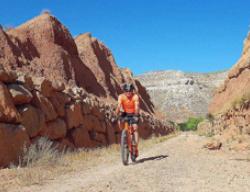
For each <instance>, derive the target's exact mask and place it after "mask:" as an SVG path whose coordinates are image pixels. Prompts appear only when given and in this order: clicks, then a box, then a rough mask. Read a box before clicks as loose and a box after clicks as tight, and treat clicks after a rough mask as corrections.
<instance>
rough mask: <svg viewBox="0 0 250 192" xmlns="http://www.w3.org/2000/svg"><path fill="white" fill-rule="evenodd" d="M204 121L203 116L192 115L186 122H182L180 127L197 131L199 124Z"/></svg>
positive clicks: (182, 129)
mask: <svg viewBox="0 0 250 192" xmlns="http://www.w3.org/2000/svg"><path fill="white" fill-rule="evenodd" d="M202 121H203V118H202V117H198V118H196V117H190V118H189V119H188V120H187V121H186V122H185V123H180V124H179V128H180V130H181V131H196V130H197V126H198V124H199V123H200V122H202Z"/></svg>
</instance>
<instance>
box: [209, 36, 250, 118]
mask: <svg viewBox="0 0 250 192" xmlns="http://www.w3.org/2000/svg"><path fill="white" fill-rule="evenodd" d="M243 97H249V98H250V33H249V34H248V37H247V39H246V40H245V43H244V48H243V52H242V55H241V57H240V59H239V60H238V62H237V63H236V65H235V66H234V67H233V68H232V69H231V70H230V72H229V74H228V77H227V79H226V80H225V83H224V85H223V86H222V87H221V88H220V89H219V90H218V91H217V93H216V94H215V96H214V98H213V100H212V102H211V104H210V106H209V111H210V113H214V114H218V113H223V112H226V111H227V110H229V109H230V108H231V107H232V105H234V103H237V102H238V101H240V100H241V99H242V98H243Z"/></svg>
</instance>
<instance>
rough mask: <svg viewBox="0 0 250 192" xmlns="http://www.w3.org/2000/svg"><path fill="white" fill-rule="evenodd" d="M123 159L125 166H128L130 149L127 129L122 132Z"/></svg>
mask: <svg viewBox="0 0 250 192" xmlns="http://www.w3.org/2000/svg"><path fill="white" fill-rule="evenodd" d="M121 159H122V163H123V165H128V160H129V149H128V143H127V131H126V130H125V129H123V130H122V134H121Z"/></svg>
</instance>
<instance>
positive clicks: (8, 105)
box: [0, 82, 20, 123]
mask: <svg viewBox="0 0 250 192" xmlns="http://www.w3.org/2000/svg"><path fill="white" fill-rule="evenodd" d="M0 122H9V123H10V122H13V123H17V122H20V114H19V113H18V112H17V109H16V107H15V105H14V103H13V99H12V96H11V94H10V92H9V90H8V89H7V87H6V85H5V84H3V83H2V82H0Z"/></svg>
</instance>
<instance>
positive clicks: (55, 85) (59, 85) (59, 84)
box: [52, 80, 65, 91]
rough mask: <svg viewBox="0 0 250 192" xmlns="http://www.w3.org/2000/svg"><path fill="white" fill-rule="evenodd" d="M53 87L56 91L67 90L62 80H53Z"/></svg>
mask: <svg viewBox="0 0 250 192" xmlns="http://www.w3.org/2000/svg"><path fill="white" fill-rule="evenodd" d="M52 87H53V89H54V90H55V91H64V90H65V84H64V83H63V82H61V81H57V80H55V81H53V82H52Z"/></svg>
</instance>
